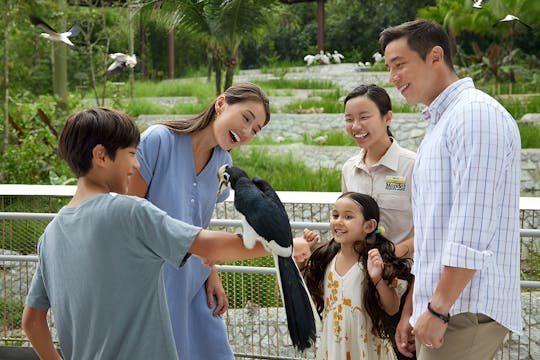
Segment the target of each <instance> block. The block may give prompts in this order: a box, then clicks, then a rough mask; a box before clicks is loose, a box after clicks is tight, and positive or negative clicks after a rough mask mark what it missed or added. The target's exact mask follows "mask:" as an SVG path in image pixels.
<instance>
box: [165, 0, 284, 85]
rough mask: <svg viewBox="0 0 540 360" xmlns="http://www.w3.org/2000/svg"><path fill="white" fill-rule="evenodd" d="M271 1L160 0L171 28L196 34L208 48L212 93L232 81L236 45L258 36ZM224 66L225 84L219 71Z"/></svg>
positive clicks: (237, 56) (238, 51)
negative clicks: (213, 82) (214, 88)
mask: <svg viewBox="0 0 540 360" xmlns="http://www.w3.org/2000/svg"><path fill="white" fill-rule="evenodd" d="M275 3H276V2H275V1H274V0H164V1H163V5H162V8H161V11H162V12H164V13H165V14H166V16H167V17H168V20H169V22H170V24H171V28H173V27H174V28H175V29H178V30H180V31H190V32H192V33H194V34H197V35H198V37H199V38H200V39H201V42H202V43H204V44H205V46H206V47H207V49H208V53H209V57H210V58H211V64H212V68H213V70H214V73H215V76H216V79H215V81H216V94H220V93H221V92H222V91H223V89H227V88H228V87H230V86H231V85H232V83H233V77H234V69H235V68H236V67H237V66H238V63H239V53H240V45H241V43H242V40H243V39H244V38H246V37H252V36H258V35H260V34H259V31H260V30H261V29H262V27H263V26H264V24H265V23H266V22H267V20H268V19H269V16H270V14H271V10H272V7H273V5H274V4H275ZM222 66H224V67H225V86H224V88H223V89H222V88H221V71H222Z"/></svg>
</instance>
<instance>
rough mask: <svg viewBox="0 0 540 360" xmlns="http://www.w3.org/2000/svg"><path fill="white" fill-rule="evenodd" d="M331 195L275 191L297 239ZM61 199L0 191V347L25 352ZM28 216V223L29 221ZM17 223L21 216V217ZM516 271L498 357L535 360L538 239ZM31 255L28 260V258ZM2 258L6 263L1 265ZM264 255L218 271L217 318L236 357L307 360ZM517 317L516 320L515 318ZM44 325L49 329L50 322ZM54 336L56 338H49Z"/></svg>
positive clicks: (530, 216)
mask: <svg viewBox="0 0 540 360" xmlns="http://www.w3.org/2000/svg"><path fill="white" fill-rule="evenodd" d="M338 195H339V194H336V193H280V197H281V198H282V199H283V200H284V202H285V207H286V209H287V212H288V214H289V217H290V220H291V222H292V225H293V232H294V234H295V235H296V236H301V232H302V229H303V228H304V227H309V228H311V229H314V230H317V231H319V232H320V234H321V239H322V240H323V241H324V240H327V239H329V230H328V222H329V219H330V210H331V206H332V204H333V203H334V201H335V199H336V198H337V196H338ZM68 196H69V191H68V192H67V193H66V194H61V195H54V192H52V193H50V194H41V195H40V194H39V192H36V194H26V195H13V194H9V193H8V194H3V193H2V186H0V213H1V214H0V229H1V234H0V236H1V238H0V346H13V345H14V346H29V343H28V341H27V338H26V336H25V334H24V333H23V332H22V330H21V316H22V310H23V308H24V300H25V296H26V294H27V291H28V287H29V284H30V282H31V279H32V276H33V274H34V271H35V268H36V262H35V260H36V257H35V254H36V244H37V241H38V239H39V236H40V235H41V233H42V232H43V230H44V229H45V227H46V225H47V224H48V222H49V221H50V220H51V219H52V218H53V217H54V214H55V213H56V212H57V211H58V210H59V209H60V208H61V207H62V206H63V205H65V204H66V203H67V201H68V200H69V197H68ZM534 203H535V204H536V205H534V206H532V208H527V209H523V210H521V227H522V229H538V228H539V223H540V205H538V203H540V199H536V201H535V202H534ZM30 214H31V217H30V218H28V216H29V215H30ZM21 217H26V218H24V219H21ZM238 218H239V217H238V214H237V212H236V210H235V209H234V206H233V204H232V202H231V201H227V202H225V203H223V204H219V205H218V206H217V207H216V210H215V213H214V219H215V220H213V221H212V225H211V228H212V229H221V230H226V231H229V232H240V231H241V228H240V227H239V222H238V221H237V219H238ZM521 239H522V242H521V255H522V262H521V273H522V280H523V281H522V288H523V292H522V307H523V311H522V314H521V316H522V317H523V319H524V320H525V324H526V325H525V327H524V334H523V335H522V336H521V337H520V336H517V335H514V334H512V335H510V338H509V341H507V342H505V344H503V345H502V346H501V349H500V351H499V352H498V354H497V357H496V358H497V359H501V360H502V359H512V360H514V359H517V360H521V359H540V350H539V349H540V347H539V346H540V344H539V339H540V333H539V331H540V327H539V326H538V324H539V322H540V291H539V288H540V282H538V280H539V279H540V255H539V253H540V233H539V230H522V237H521ZM28 256H30V257H28ZM6 258H9V261H8V260H6ZM273 267H274V264H273V259H272V258H271V257H265V258H259V259H254V260H247V261H242V262H235V263H228V264H224V266H221V267H219V270H220V277H221V279H222V282H223V286H224V288H225V291H226V293H227V297H228V301H229V310H228V311H227V313H226V314H225V315H224V316H223V319H224V321H225V323H226V326H227V331H228V336H229V341H230V343H231V346H232V348H233V351H234V352H235V356H236V358H238V359H282V360H284V359H313V358H315V349H308V350H307V351H305V352H304V353H299V352H297V351H296V350H295V349H294V348H293V347H292V344H291V342H290V339H289V337H288V332H287V327H286V317H285V313H284V310H283V308H282V304H281V297H280V293H279V288H278V285H277V283H276V279H275V272H274V271H273ZM516 316H519V314H516ZM49 322H50V324H51V326H52V327H53V329H54V319H53V316H52V315H50V316H49ZM53 336H54V337H55V338H56V334H54V330H53Z"/></svg>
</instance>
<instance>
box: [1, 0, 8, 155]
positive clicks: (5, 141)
mask: <svg viewBox="0 0 540 360" xmlns="http://www.w3.org/2000/svg"><path fill="white" fill-rule="evenodd" d="M3 2H4V6H3V9H4V11H2V17H3V20H4V61H3V64H2V65H3V66H4V80H3V84H2V87H3V89H4V107H3V110H4V138H3V142H2V147H1V148H0V154H3V153H4V151H5V149H6V148H7V146H8V145H9V69H8V56H9V48H8V45H9V42H8V40H9V31H8V25H9V4H8V0H4V1H3Z"/></svg>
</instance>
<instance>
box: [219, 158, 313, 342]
mask: <svg viewBox="0 0 540 360" xmlns="http://www.w3.org/2000/svg"><path fill="white" fill-rule="evenodd" d="M218 177H219V179H220V191H223V190H224V189H225V188H226V187H227V186H229V185H230V186H231V188H232V189H233V190H234V207H235V208H236V210H238V211H239V212H240V214H241V215H242V224H243V234H242V236H243V239H244V246H246V247H247V248H253V246H255V242H256V241H261V242H262V243H263V245H264V246H265V247H266V248H267V250H269V251H270V252H271V253H272V255H273V257H274V262H275V266H276V271H277V279H278V284H279V287H280V290H281V296H282V300H283V305H284V307H285V313H286V315H287V324H288V328H289V334H290V337H291V340H292V343H293V345H294V346H295V347H296V348H297V349H299V350H300V351H303V350H305V349H306V348H309V347H310V346H311V345H313V344H314V343H315V340H316V333H317V328H318V327H319V326H320V319H319V315H318V314H317V311H316V308H315V306H314V304H313V301H312V300H311V296H310V294H309V291H308V289H307V287H306V285H305V283H304V280H303V278H302V276H301V274H300V271H299V270H298V267H297V266H296V263H295V262H294V260H293V258H292V255H293V237H292V231H291V224H290V222H289V217H288V216H287V211H286V210H285V207H284V206H283V203H282V202H281V200H280V199H279V197H278V195H277V194H276V192H275V191H274V189H273V188H272V187H271V186H270V184H269V183H268V182H266V181H265V180H263V179H262V178H260V177H257V176H254V177H253V179H251V180H250V179H249V177H248V175H247V174H246V173H245V171H244V170H242V169H240V168H239V167H235V166H228V165H224V166H222V167H221V168H220V169H219V171H218Z"/></svg>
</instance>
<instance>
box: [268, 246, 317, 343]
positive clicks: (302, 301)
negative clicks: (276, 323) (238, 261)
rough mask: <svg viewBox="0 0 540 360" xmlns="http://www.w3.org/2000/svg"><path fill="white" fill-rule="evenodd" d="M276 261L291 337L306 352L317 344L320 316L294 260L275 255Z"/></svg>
mask: <svg viewBox="0 0 540 360" xmlns="http://www.w3.org/2000/svg"><path fill="white" fill-rule="evenodd" d="M274 260H275V262H276V269H277V279H278V283H279V287H280V291H281V296H282V300H283V305H284V307H285V313H286V315H287V326H288V328H289V335H290V337H291V340H292V343H293V345H294V346H295V347H296V348H297V349H298V350H300V351H304V350H305V349H307V348H309V347H311V346H312V345H313V344H315V340H316V337H317V330H318V329H319V328H320V319H319V315H318V314H317V310H316V308H315V305H314V304H313V301H312V300H311V296H310V295H309V291H308V290H307V287H306V285H305V283H304V280H303V279H302V276H301V275H300V271H299V270H298V267H297V266H296V263H295V262H294V260H293V258H292V257H281V256H277V255H274Z"/></svg>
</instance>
